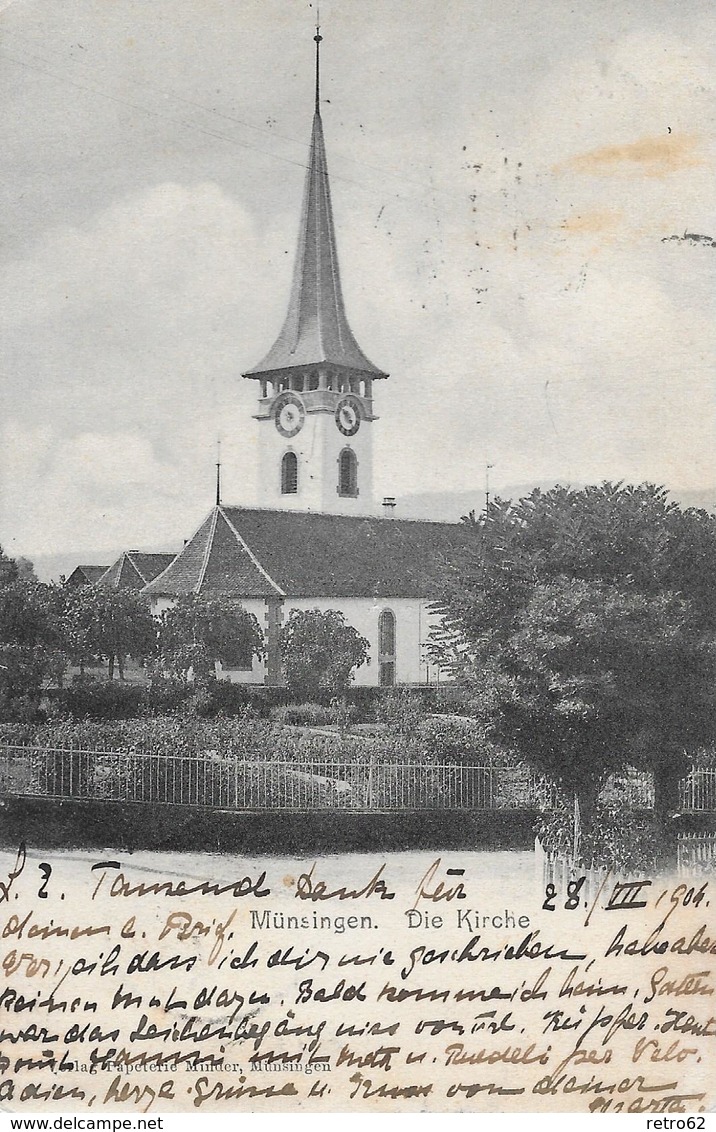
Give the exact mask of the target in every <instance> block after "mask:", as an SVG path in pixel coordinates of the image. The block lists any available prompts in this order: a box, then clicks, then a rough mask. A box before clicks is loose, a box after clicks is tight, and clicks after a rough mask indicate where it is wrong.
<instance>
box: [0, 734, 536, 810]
mask: <svg viewBox="0 0 716 1132" xmlns="http://www.w3.org/2000/svg"><path fill="white" fill-rule="evenodd" d="M544 790H545V787H544V785H543V784H542V783H541V782H540V780H539V779H538V778H537V777H536V776H535V775H534V774H533V773H532V772H531V771H529V770H528V769H527V768H525V767H521V766H504V765H502V764H498V763H488V762H486V763H484V764H482V765H459V764H455V763H430V762H428V763H402V762H387V761H379V760H376V759H370V758H366V759H364V760H353V761H347V762H342V761H339V760H329V759H324V760H315V759H314V760H305V761H303V760H301V761H297V760H280V759H275V760H258V759H257V760H246V759H237V758H233V757H231V756H227V755H222V754H220V753H218V752H208V753H206V754H202V755H200V756H197V757H187V756H186V755H163V754H161V755H160V754H153V753H151V752H145V751H105V750H84V749H81V748H76V747H66V748H59V747H42V748H41V747H30V746H20V745H3V746H2V747H0V794H6V795H10V796H15V797H43V798H58V799H76V800H84V801H97V802H138V803H148V804H162V805H175V806H201V807H209V808H212V809H219V810H231V811H256V810H259V811H260V810H274V809H278V810H294V811H310V810H353V811H357V812H361V811H362V812H400V811H409V810H496V809H519V808H525V807H533V806H535V805H537V804H538V800H539V799H540V798H542V797H543V796H544Z"/></svg>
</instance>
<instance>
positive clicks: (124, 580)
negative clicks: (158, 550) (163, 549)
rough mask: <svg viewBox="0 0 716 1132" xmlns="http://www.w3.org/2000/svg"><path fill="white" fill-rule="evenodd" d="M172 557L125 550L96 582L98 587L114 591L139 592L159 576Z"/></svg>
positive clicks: (170, 555)
mask: <svg viewBox="0 0 716 1132" xmlns="http://www.w3.org/2000/svg"><path fill="white" fill-rule="evenodd" d="M174 557H175V556H174V555H173V554H148V553H144V552H143V551H140V550H125V551H124V552H123V553H122V554H120V556H119V558H118V559H117V561H116V562H113V563H112V565H111V566H110V567H109V568H107V569H106V570H105V572H104V574H103V575H102V576H101V578H99V579H97V580H98V582H99V585H101V586H106V587H108V588H110V589H114V590H141V589H143V588H144V586H146V585H147V583H148V582H151V581H152V580H153V579H154V578H156V576H157V574H161V572H162V570H165V569H166V568H167V566H168V565H169V563H170V562H171V561H172V559H173V558H174Z"/></svg>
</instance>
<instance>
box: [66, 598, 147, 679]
mask: <svg viewBox="0 0 716 1132" xmlns="http://www.w3.org/2000/svg"><path fill="white" fill-rule="evenodd" d="M62 630H63V641H64V644H65V648H66V650H67V653H68V655H69V656H70V658H71V659H72V660H73V661H74V662H75V663H77V664H79V666H80V668H81V669H82V668H83V666H84V665H85V664H86V663H88V662H89V661H90V660H92V659H93V658H94V657H98V656H99V657H103V658H104V659H105V660H106V661H107V667H108V675H109V678H110V680H111V679H113V677H114V669H115V663H116V665H117V667H118V669H119V677H120V679H124V661H125V658H126V657H127V656H134V657H145V656H147V655H149V654H151V653H152V652H153V651H154V649H155V646H156V636H157V627H156V622H155V620H154V618H153V617H152V615H151V613H150V612H149V607H148V605H147V603H146V601H144V600H143V599H142V598H141V597H140V596H139V595H138V594H136V593H134V591H132V590H114V589H109V588H106V587H104V586H80V587H78V588H77V589H64V590H63V610H62Z"/></svg>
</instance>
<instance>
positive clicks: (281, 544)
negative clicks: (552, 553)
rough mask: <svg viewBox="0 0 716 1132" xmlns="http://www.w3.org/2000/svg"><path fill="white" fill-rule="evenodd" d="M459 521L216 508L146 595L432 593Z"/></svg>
mask: <svg viewBox="0 0 716 1132" xmlns="http://www.w3.org/2000/svg"><path fill="white" fill-rule="evenodd" d="M468 537H469V533H468V529H467V528H466V527H465V526H464V525H462V524H459V523H432V522H419V521H414V520H407V519H388V518H382V517H367V518H360V517H356V516H353V515H324V514H317V513H302V512H298V511H272V510H268V509H263V508H243V507H225V506H220V507H215V508H214V509H213V510H212V512H211V513H210V514H209V515H208V516H207V518H206V519H205V520H204V522H203V523H202V524H201V526H200V527H199V529H198V531H197V532H196V534H195V535H194V537H193V538H192V539H190V540H189V542H188V543H187V544H186V546H185V547H184V549H183V550H182V551H180V552H179V554H178V555H177V556H176V558H175V559H174V561H173V562H172V563H171V564H170V565H169V566H168V567H167V568H166V569H165V570H164V571H163V573H161V574H159V575H158V576H157V577H156V578H155V579H154V581H153V582H150V583H149V585H147V586H146V587H145V589H144V591H143V592H144V594H145V595H147V596H152V597H159V596H179V595H180V594H185V593H204V594H207V595H210V596H216V595H218V594H227V595H231V596H234V597H245V598H249V597H266V596H270V595H274V596H277V597H289V598H291V597H293V598H299V597H306V598H330V597H334V598H346V597H380V598H388V597H392V598H399V597H431V596H433V595H434V594H435V590H436V574H437V572H438V570H439V569H440V566H441V564H442V563H444V562H445V561H446V560H447V559H448V558H449V557H450V556H451V554H452V552H453V551H454V550H456V549H458V548H459V547H461V546H464V545H465V542H466V541H467V539H468Z"/></svg>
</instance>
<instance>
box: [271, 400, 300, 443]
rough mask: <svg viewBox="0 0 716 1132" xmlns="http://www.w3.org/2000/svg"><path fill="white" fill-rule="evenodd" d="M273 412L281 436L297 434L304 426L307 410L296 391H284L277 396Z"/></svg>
mask: <svg viewBox="0 0 716 1132" xmlns="http://www.w3.org/2000/svg"><path fill="white" fill-rule="evenodd" d="M273 412H274V422H275V424H276V428H277V429H278V431H279V432H280V433H281V436H295V435H296V433H297V432H300V431H301V429H302V428H303V422H304V420H305V417H306V411H305V409H304V407H303V404H302V402H301V400H300V398H298V397H297V396H296V394H295V393H282V394H281V395H280V396H279V397H277V398H276V401H275V403H274V409H273Z"/></svg>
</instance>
